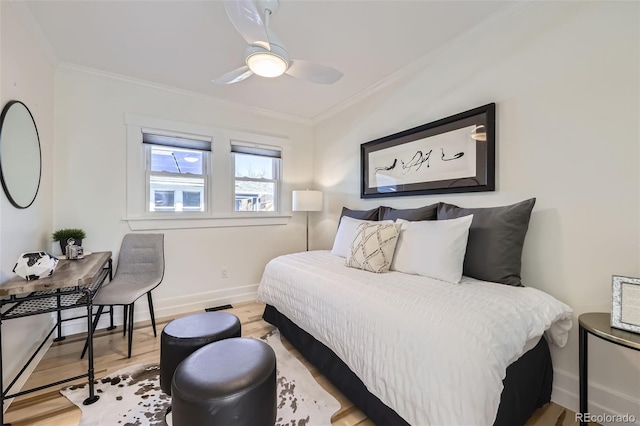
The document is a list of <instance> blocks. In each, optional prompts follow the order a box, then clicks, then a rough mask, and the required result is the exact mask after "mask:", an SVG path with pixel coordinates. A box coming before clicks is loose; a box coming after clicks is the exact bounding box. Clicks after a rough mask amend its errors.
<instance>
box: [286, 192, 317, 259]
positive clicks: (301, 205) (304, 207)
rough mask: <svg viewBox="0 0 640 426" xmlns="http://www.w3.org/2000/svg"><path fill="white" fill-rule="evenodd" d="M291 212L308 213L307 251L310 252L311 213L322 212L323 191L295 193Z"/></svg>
mask: <svg viewBox="0 0 640 426" xmlns="http://www.w3.org/2000/svg"><path fill="white" fill-rule="evenodd" d="M291 210H292V211H294V212H306V213H307V251H309V212H318V211H321V210H322V191H309V190H308V189H307V190H306V191H293V194H292V197H291Z"/></svg>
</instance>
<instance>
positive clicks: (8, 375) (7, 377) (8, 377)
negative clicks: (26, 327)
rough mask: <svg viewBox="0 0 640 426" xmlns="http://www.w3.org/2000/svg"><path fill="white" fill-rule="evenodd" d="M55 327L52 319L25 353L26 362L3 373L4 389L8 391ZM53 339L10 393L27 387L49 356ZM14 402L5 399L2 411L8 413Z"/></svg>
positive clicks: (44, 346) (48, 341)
mask: <svg viewBox="0 0 640 426" xmlns="http://www.w3.org/2000/svg"><path fill="white" fill-rule="evenodd" d="M53 325H54V320H53V318H52V319H51V322H49V323H47V324H46V325H45V326H44V327H43V328H42V329H41V331H40V333H39V336H38V337H36V338H35V339H33V341H34V342H35V343H34V344H33V345H31V346H30V347H29V349H27V350H26V351H25V353H24V354H23V359H24V361H23V362H21V363H19V364H18V365H16V367H15V368H12V369H10V370H8V371H3V372H2V378H3V382H4V383H3V388H5V389H6V386H7V385H9V383H11V381H12V380H13V379H14V378H15V376H16V374H18V372H20V369H21V368H22V366H23V365H24V362H26V361H27V360H28V359H29V357H30V356H31V354H33V353H34V352H35V350H36V349H37V348H38V346H40V344H41V343H42V341H43V340H44V339H45V338H46V337H47V335H48V334H49V332H50V331H51V328H52V327H53ZM53 338H54V336H53V335H51V336H49V338H48V339H47V341H46V342H45V343H44V345H43V346H42V349H40V351H39V352H38V353H37V354H36V356H35V357H34V358H33V361H31V364H29V367H27V369H26V370H25V371H24V373H22V375H21V376H20V378H19V379H18V380H17V381H16V384H15V385H13V387H12V388H11V392H10V393H16V392H20V391H21V390H22V387H23V386H24V385H25V383H27V380H29V377H31V374H32V373H33V371H34V370H35V369H36V367H37V366H38V364H39V363H40V361H42V359H43V358H44V356H45V355H46V354H47V351H48V350H49V347H50V346H51V343H52V342H53ZM12 355H14V356H15V355H16V354H15V353H13V354H12ZM4 368H6V366H5V367H4ZM12 402H13V398H10V399H5V400H4V404H3V406H2V411H3V412H6V411H7V409H8V408H9V406H10V405H11V403H12Z"/></svg>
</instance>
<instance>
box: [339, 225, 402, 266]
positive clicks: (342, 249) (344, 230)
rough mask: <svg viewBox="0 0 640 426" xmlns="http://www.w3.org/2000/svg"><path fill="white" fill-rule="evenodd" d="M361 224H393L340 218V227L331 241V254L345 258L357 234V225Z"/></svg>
mask: <svg viewBox="0 0 640 426" xmlns="http://www.w3.org/2000/svg"><path fill="white" fill-rule="evenodd" d="M361 223H373V224H376V223H394V222H393V221H392V220H383V221H377V220H360V219H354V218H352V217H349V216H342V219H340V225H339V226H338V232H336V238H335V239H334V240H333V248H332V249H331V254H333V255H336V256H340V257H347V254H349V247H350V246H351V243H352V242H353V239H354V238H355V237H356V234H357V233H358V225H360V224H361Z"/></svg>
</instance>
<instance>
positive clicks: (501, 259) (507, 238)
mask: <svg viewBox="0 0 640 426" xmlns="http://www.w3.org/2000/svg"><path fill="white" fill-rule="evenodd" d="M535 203H536V199H535V198H531V199H530V200H526V201H522V202H520V203H517V204H512V205H510V206H503V207H491V208H476V209H465V208H462V207H458V206H454V205H452V204H446V203H441V204H440V207H438V220H442V219H454V218H457V217H462V216H467V215H470V214H472V215H473V221H472V222H471V228H470V229H469V240H468V241H467V252H466V254H465V257H464V267H463V274H464V275H466V276H468V277H472V278H477V279H479V280H484V281H492V282H496V283H501V284H508V285H514V286H521V285H522V283H521V282H520V270H521V269H522V247H523V246H524V237H525V236H526V234H527V229H528V228H529V218H530V217H531V210H533V206H534V204H535Z"/></svg>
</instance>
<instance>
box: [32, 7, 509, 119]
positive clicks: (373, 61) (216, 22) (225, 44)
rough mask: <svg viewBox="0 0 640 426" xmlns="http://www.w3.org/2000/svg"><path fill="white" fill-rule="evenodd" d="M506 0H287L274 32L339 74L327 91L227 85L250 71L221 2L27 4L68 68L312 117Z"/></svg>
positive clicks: (263, 82)
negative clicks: (223, 79) (224, 81)
mask: <svg viewBox="0 0 640 426" xmlns="http://www.w3.org/2000/svg"><path fill="white" fill-rule="evenodd" d="M507 3H508V2H504V1H398V0H386V1H355V0H342V1H328V0H324V1H311V0H282V1H281V4H280V10H279V11H278V12H277V13H276V15H274V17H273V19H272V22H271V27H272V29H273V30H274V31H275V32H276V33H277V34H278V35H279V36H280V38H281V39H282V41H283V42H284V44H285V46H286V47H287V50H288V51H289V54H290V56H291V57H292V58H293V59H296V58H297V59H305V60H308V61H312V62H317V63H321V64H325V65H330V66H332V67H335V68H338V69H340V70H341V71H342V72H343V73H344V77H343V78H342V79H341V80H340V81H338V82H337V83H335V84H333V85H330V86H326V85H319V84H313V83H309V82H306V81H301V80H297V79H295V78H293V77H290V76H287V75H285V76H282V77H279V78H276V79H266V78H261V77H257V76H253V77H250V78H249V79H247V80H245V81H243V82H241V83H237V84H233V85H225V86H219V85H215V84H213V83H211V79H212V78H214V77H217V76H219V75H221V74H224V73H225V72H227V71H230V70H232V69H234V68H237V67H239V66H241V65H244V49H245V47H246V45H245V42H244V40H243V39H242V37H241V36H240V35H239V34H238V33H237V32H236V31H235V29H234V27H233V26H232V24H231V23H230V21H229V20H228V18H227V15H226V12H225V9H224V5H223V3H222V2H220V1H187V0H183V1H153V0H152V1H149V0H147V1H114V0H112V1H57V0H47V1H33V0H29V1H27V2H25V3H23V5H24V4H26V6H27V10H28V12H29V13H30V14H31V15H32V16H33V18H35V22H36V23H37V26H38V27H39V28H40V29H41V31H42V34H43V35H44V38H45V39H46V40H47V41H48V43H49V44H50V47H51V49H52V50H53V52H54V55H55V58H56V60H57V61H58V62H60V63H66V64H73V65H78V66H81V67H88V68H93V69H97V70H101V71H106V72H109V73H115V74H119V75H123V76H127V77H132V78H135V79H140V80H145V81H148V82H153V83H157V84H161V85H166V86H171V87H175V88H178V89H183V90H187V91H191V92H196V93H200V94H204V95H210V96H214V97H216V98H221V99H225V100H228V101H232V102H236V103H240V104H244V105H249V106H252V107H257V108H260V109H264V110H269V111H274V112H278V113H284V114H288V115H292V116H296V117H300V118H304V119H313V118H314V117H317V116H318V115H320V114H323V113H326V112H327V111H330V110H331V109H332V108H334V107H336V106H338V105H340V104H342V103H344V102H346V101H348V100H349V99H351V98H353V97H354V96H358V95H359V94H361V93H362V92H364V91H366V90H367V89H369V88H371V87H373V86H375V85H376V84H377V83H379V82H380V81H382V80H384V79H385V78H387V77H389V76H391V75H392V74H394V73H395V72H398V71H399V70H401V69H402V68H403V67H406V66H408V65H409V64H411V62H412V61H414V60H416V59H418V58H420V57H423V56H425V55H427V54H428V53H429V52H430V51H432V50H434V49H435V48H437V47H438V46H440V45H442V44H444V43H446V42H447V41H449V40H451V39H453V38H455V37H456V36H458V35H460V34H462V33H464V32H466V31H468V30H470V29H471V28H472V27H473V26H475V25H479V24H480V23H481V22H482V21H484V20H486V19H488V18H490V17H491V15H493V14H495V13H497V11H498V10H499V9H501V8H504V7H505V6H506V5H507Z"/></svg>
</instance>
